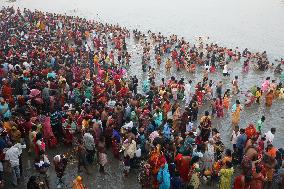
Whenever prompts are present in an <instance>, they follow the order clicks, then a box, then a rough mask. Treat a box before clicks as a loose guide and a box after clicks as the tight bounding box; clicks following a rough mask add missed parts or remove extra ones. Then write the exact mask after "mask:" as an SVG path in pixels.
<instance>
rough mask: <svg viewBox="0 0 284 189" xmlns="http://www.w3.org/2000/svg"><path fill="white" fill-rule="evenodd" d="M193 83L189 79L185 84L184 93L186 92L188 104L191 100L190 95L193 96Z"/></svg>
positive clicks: (186, 102) (186, 103)
mask: <svg viewBox="0 0 284 189" xmlns="http://www.w3.org/2000/svg"><path fill="white" fill-rule="evenodd" d="M191 83H192V81H191V80H189V81H188V83H187V84H185V86H184V89H185V91H184V94H185V105H188V104H189V102H190V96H191Z"/></svg>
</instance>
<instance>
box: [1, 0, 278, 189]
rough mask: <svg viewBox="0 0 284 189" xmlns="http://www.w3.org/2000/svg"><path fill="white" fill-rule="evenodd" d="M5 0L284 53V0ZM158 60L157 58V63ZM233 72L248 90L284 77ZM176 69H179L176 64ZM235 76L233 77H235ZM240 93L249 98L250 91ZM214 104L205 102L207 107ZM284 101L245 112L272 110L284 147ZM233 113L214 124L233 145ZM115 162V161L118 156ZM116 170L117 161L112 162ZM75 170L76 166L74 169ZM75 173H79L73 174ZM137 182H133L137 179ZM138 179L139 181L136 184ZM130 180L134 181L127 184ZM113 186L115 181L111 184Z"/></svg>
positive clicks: (248, 117)
mask: <svg viewBox="0 0 284 189" xmlns="http://www.w3.org/2000/svg"><path fill="white" fill-rule="evenodd" d="M1 5H14V6H15V7H17V6H19V7H21V8H23V7H26V8H30V9H39V10H43V11H48V12H56V13H67V14H71V15H78V16H82V17H86V18H88V19H95V20H99V21H102V22H110V23H114V24H115V23H119V24H120V25H123V26H126V27H128V28H131V29H132V28H138V29H140V30H142V31H147V30H151V31H154V32H157V31H160V32H162V33H163V34H166V35H170V34H173V33H174V34H177V35H179V36H184V37H185V38H186V39H187V40H189V41H191V42H194V41H195V39H197V36H209V37H210V41H212V42H218V44H221V45H224V46H227V47H231V48H234V47H237V46H238V47H240V48H241V49H244V48H246V47H247V48H249V49H251V50H253V51H264V50H266V51H267V52H268V55H269V57H270V58H271V59H275V58H280V57H284V3H283V1H281V0H249V1H248V0H217V1H216V0H176V1H170V0H143V1H137V0H120V1H118V0H102V1H99V0H46V1H42V0H17V1H16V2H13V3H11V2H6V1H3V0H0V6H1ZM131 47H133V48H130V51H131V55H132V59H131V67H130V70H129V72H130V74H131V75H134V74H135V75H137V76H138V78H139V80H140V81H141V80H142V79H144V78H145V77H146V75H144V74H143V73H142V71H141V52H140V51H139V46H138V45H136V44H133V43H132V44H131ZM151 64H152V65H153V66H155V63H154V62H152V63H151ZM235 64H236V65H235V66H234V69H233V72H232V73H231V77H233V76H234V75H239V78H240V79H239V83H240V86H241V90H242V91H246V90H248V89H249V88H250V87H251V86H253V85H259V86H260V85H261V82H262V81H263V80H264V79H265V77H267V76H271V77H272V79H276V80H278V76H274V75H273V71H272V70H269V71H266V72H254V71H253V70H250V72H249V73H248V74H244V73H242V71H241V64H240V63H235ZM157 70H158V74H157V79H158V80H160V79H161V78H162V77H164V78H166V79H167V78H170V76H171V74H165V72H164V66H161V67H160V68H157ZM173 70H175V69H173ZM172 74H174V75H175V76H176V77H177V78H182V77H184V78H186V80H187V79H189V78H190V79H192V80H195V81H197V80H198V79H200V77H201V74H188V73H185V72H184V71H180V72H178V73H177V72H175V71H173V73H172ZM210 77H211V78H210V79H213V80H215V81H217V80H219V79H222V76H221V75H220V74H215V75H212V76H210ZM231 79H232V78H231ZM223 81H224V83H225V87H224V88H231V82H230V81H231V80H225V79H224V78H223ZM237 98H240V99H241V100H242V101H244V95H243V94H240V95H239V96H238V97H237ZM205 109H208V107H203V108H202V110H201V112H202V111H203V110H205ZM283 112H284V105H283V101H276V102H274V103H273V106H272V107H271V108H270V109H267V108H265V106H264V105H261V106H257V105H253V106H252V107H250V108H245V109H244V111H243V112H242V113H241V123H240V126H241V127H245V126H246V125H247V124H248V123H251V122H253V123H255V122H256V121H257V120H258V119H259V118H260V117H261V116H262V115H265V116H266V118H267V119H266V121H265V126H264V129H263V130H264V132H266V131H268V130H270V128H271V127H276V129H277V132H276V136H275V140H274V144H275V145H276V146H277V147H284V113H283ZM230 117H231V116H230V113H229V114H226V116H225V118H223V119H215V120H214V122H213V126H214V127H216V128H218V129H219V130H220V133H221V136H222V138H223V140H224V143H225V144H226V145H227V146H230V141H229V139H230V134H231V132H232V128H231V126H230V125H231V124H230V121H231V118H230ZM112 164H114V163H113V162H112ZM110 169H111V170H113V171H114V167H112V168H110ZM72 172H73V171H72ZM114 174H115V175H116V176H113V177H112V178H111V179H118V178H119V180H120V181H119V183H120V184H121V185H120V186H116V187H117V188H133V187H134V186H135V184H134V182H135V179H134V178H132V179H131V180H132V181H131V182H129V181H127V182H125V180H124V179H123V178H122V177H121V176H118V177H117V175H119V174H117V173H115V171H114ZM72 177H73V178H74V175H72ZM106 178H107V179H106V180H104V179H103V178H102V179H103V180H101V181H99V183H100V187H98V185H96V184H95V186H97V187H98V188H106V187H104V186H103V184H104V183H106V182H109V179H110V178H109V177H106ZM132 182H133V183H132ZM132 184H133V185H132ZM127 185H128V187H127ZM91 188H93V187H91ZM110 188H112V187H110Z"/></svg>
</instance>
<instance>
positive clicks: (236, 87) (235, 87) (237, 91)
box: [232, 76, 240, 95]
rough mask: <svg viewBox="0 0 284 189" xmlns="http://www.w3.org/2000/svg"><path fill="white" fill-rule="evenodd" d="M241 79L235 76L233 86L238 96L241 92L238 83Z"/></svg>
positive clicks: (234, 92)
mask: <svg viewBox="0 0 284 189" xmlns="http://www.w3.org/2000/svg"><path fill="white" fill-rule="evenodd" d="M238 79H239V77H238V76H235V79H233V81H232V85H233V94H235V95H236V94H238V93H239V92H240V90H239V84H238V83H239V82H238Z"/></svg>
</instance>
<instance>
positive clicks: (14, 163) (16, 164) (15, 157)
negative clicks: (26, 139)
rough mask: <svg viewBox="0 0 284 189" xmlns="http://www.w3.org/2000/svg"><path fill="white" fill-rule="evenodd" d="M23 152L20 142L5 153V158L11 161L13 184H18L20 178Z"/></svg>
mask: <svg viewBox="0 0 284 189" xmlns="http://www.w3.org/2000/svg"><path fill="white" fill-rule="evenodd" d="M21 154H22V147H21V144H20V143H17V144H15V145H14V146H12V147H11V148H9V149H8V150H7V151H6V153H5V160H7V161H9V162H10V165H11V169H12V184H13V185H14V186H18V184H19V180H20V159H19V158H20V155H21Z"/></svg>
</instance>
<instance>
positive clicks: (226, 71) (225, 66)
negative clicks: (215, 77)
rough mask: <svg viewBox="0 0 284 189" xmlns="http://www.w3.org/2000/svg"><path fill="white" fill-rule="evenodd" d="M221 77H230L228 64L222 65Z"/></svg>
mask: <svg viewBox="0 0 284 189" xmlns="http://www.w3.org/2000/svg"><path fill="white" fill-rule="evenodd" d="M223 76H230V74H229V68H228V62H226V64H225V65H224V68H223Z"/></svg>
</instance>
